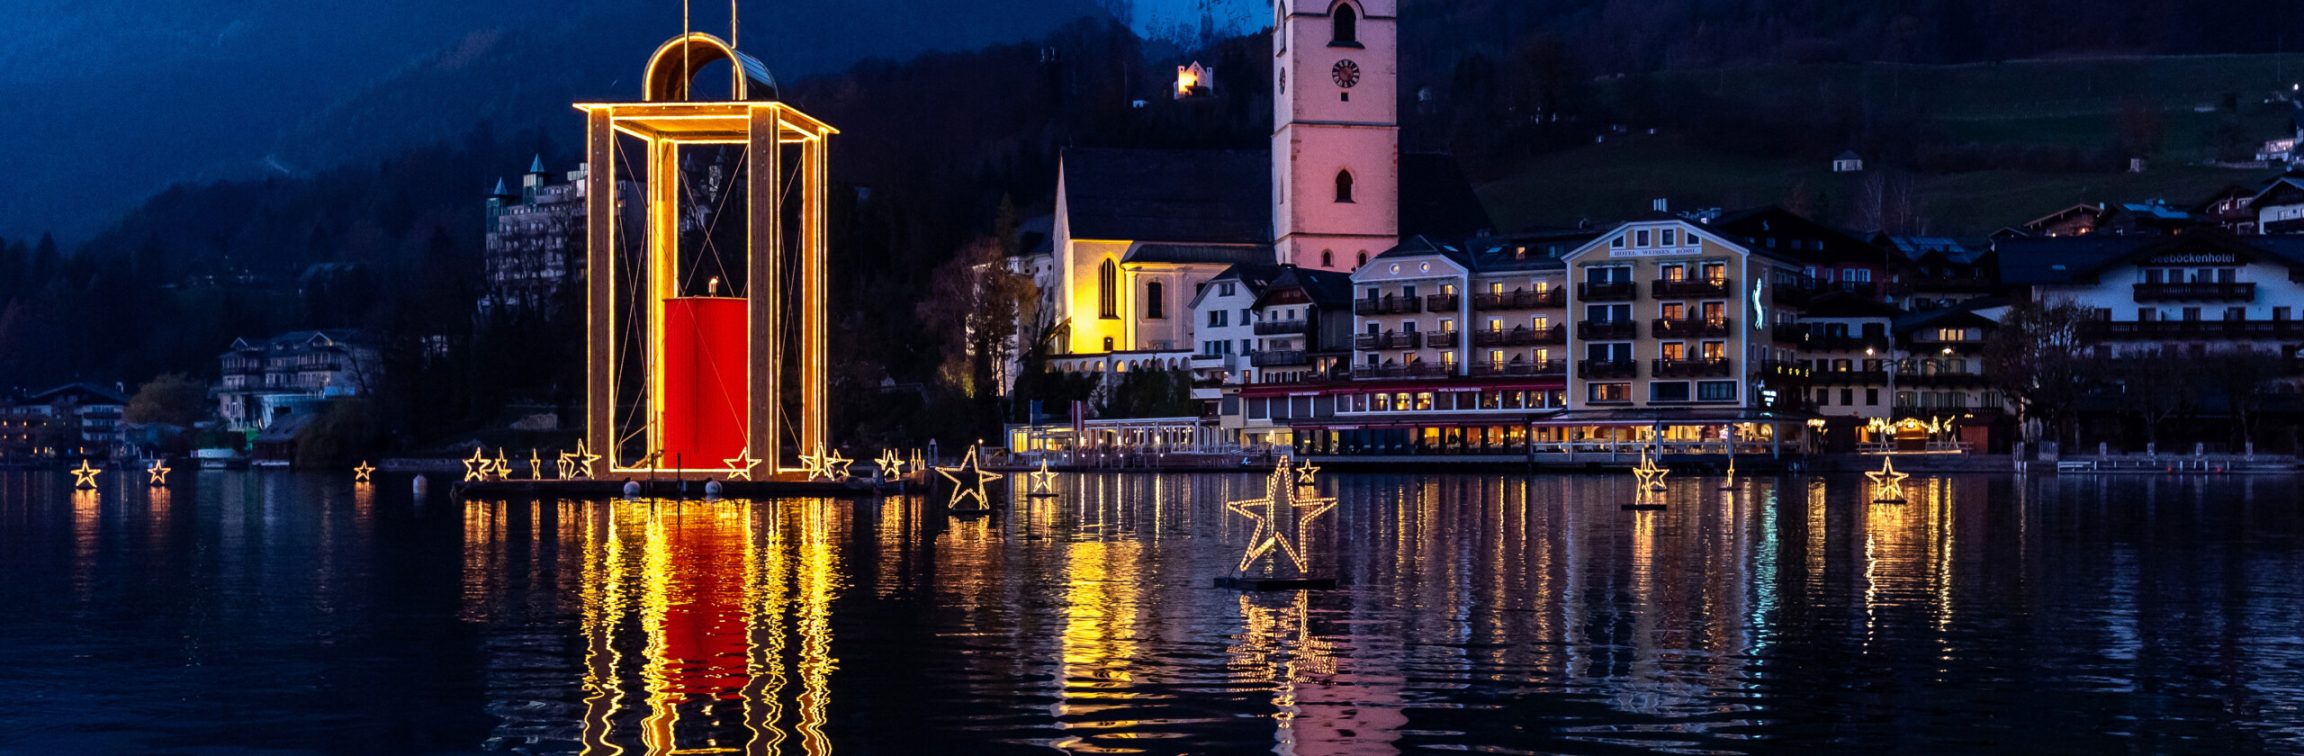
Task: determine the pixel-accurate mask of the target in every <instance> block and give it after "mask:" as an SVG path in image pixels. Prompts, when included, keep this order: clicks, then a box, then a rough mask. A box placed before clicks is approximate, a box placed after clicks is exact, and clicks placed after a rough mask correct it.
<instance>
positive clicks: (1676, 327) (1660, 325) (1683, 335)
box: [1652, 318, 1734, 339]
mask: <svg viewBox="0 0 2304 756" xmlns="http://www.w3.org/2000/svg"><path fill="white" fill-rule="evenodd" d="M1732 325H1734V324H1733V323H1731V322H1730V321H1729V319H1727V318H1686V319H1683V320H1671V319H1661V320H1657V321H1656V325H1655V326H1654V327H1653V328H1652V330H1653V331H1654V332H1655V334H1656V338H1659V339H1687V338H1696V337H1700V336H1727V335H1728V333H1729V331H1730V328H1729V327H1730V326H1732Z"/></svg>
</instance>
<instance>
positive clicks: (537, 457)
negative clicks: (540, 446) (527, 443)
mask: <svg viewBox="0 0 2304 756" xmlns="http://www.w3.org/2000/svg"><path fill="white" fill-rule="evenodd" d="M528 479H529V480H543V479H544V455H543V454H541V453H538V452H537V451H536V449H535V447H529V449H528Z"/></svg>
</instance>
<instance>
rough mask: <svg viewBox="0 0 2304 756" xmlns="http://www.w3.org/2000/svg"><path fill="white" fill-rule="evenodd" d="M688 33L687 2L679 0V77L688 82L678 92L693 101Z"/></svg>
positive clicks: (692, 64) (693, 80)
mask: <svg viewBox="0 0 2304 756" xmlns="http://www.w3.org/2000/svg"><path fill="white" fill-rule="evenodd" d="M689 33H690V32H689V30H688V0H680V76H681V77H682V79H681V80H682V81H685V82H688V84H687V86H684V87H681V88H680V91H681V92H683V93H686V95H687V96H686V97H683V98H682V99H686V100H694V99H696V93H695V91H693V90H695V88H696V64H694V63H691V62H689V60H688V34H689Z"/></svg>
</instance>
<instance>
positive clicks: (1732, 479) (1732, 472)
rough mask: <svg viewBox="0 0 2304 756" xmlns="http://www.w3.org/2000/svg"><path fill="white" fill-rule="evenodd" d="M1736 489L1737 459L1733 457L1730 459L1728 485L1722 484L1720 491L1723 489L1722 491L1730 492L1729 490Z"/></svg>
mask: <svg viewBox="0 0 2304 756" xmlns="http://www.w3.org/2000/svg"><path fill="white" fill-rule="evenodd" d="M1735 487H1736V458H1735V457H1733V456H1731V457H1729V458H1728V481H1727V482H1726V483H1722V484H1720V489H1721V490H1723V491H1725V490H1728V489H1731V488H1735Z"/></svg>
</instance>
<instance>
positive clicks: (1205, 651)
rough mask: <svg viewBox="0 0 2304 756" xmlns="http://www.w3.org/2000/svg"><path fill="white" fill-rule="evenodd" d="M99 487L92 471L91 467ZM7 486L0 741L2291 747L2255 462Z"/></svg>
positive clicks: (200, 480)
mask: <svg viewBox="0 0 2304 756" xmlns="http://www.w3.org/2000/svg"><path fill="white" fill-rule="evenodd" d="M106 477H108V478H115V477H120V476H114V475H107V476H106ZM178 477H179V478H180V479H181V483H180V485H179V486H178V487H177V488H175V489H173V490H170V491H163V492H153V491H147V490H145V489H144V488H142V487H141V486H137V485H128V484H127V483H132V482H133V481H126V482H124V481H118V480H112V481H107V483H106V486H105V488H104V489H103V491H102V492H101V493H94V494H90V493H79V494H75V493H71V492H69V491H68V490H67V486H68V484H69V479H68V478H67V477H65V476H61V475H52V474H46V473H38V474H27V473H14V474H7V475H0V752H5V753H58V752H70V753H87V752H99V753H102V752H119V753H239V752H250V751H263V752H273V753H280V752H307V751H329V752H374V753H409V752H442V751H445V752H515V753H558V752H575V751H590V752H594V753H619V752H622V753H643V752H650V751H673V750H681V751H688V752H714V751H719V750H727V751H752V752H791V753H821V752H825V751H842V752H859V753H899V754H911V753H941V752H968V753H981V752H1009V751H1019V752H1029V751H1046V750H1048V749H1062V750H1070V751H1078V752H1151V753H1182V752H1191V753H1210V752H1267V751H1277V752H1281V753H1305V754H1318V753H1383V752H1390V751H1394V750H1449V751H1476V752H1490V753H1513V752H1617V751H1628V750H1635V749H1670V750H1677V751H1686V752H1746V751H1786V750H1795V749H1797V750H1803V751H1870V750H1895V751H1905V752H1924V753H1946V752H1972V751H1978V750H2002V749H2004V750H2025V751H2035V752H2081V753H2103V752H2114V751H2120V752H2128V751H2201V752H2218V753H2229V752H2240V751H2283V752H2297V751H2304V638H2300V637H2299V636H2300V634H2304V511H2300V508H2299V499H2298V496H2297V491H2296V487H2297V483H2298V480H2297V479H2293V478H2285V477H2215V478H2208V477H2201V478H2163V477H2104V478H2063V479H2057V478H2053V477H2045V478H2034V479H2019V478H2014V477H2008V476H1963V477H1930V476H1914V477H1913V479H1912V481H1911V491H1912V496H1911V497H1910V501H1909V502H1908V503H1906V504H1902V505H1875V504H1871V503H1869V501H1868V499H1869V497H1868V495H1867V493H1868V492H1867V491H1866V490H1865V486H1864V481H1863V480H1862V479H1861V478H1853V477H1849V478H1841V477H1832V478H1821V479H1814V478H1781V479H1779V478H1747V479H1743V480H1740V481H1739V482H1738V486H1737V488H1736V489H1734V490H1732V491H1722V490H1718V489H1719V481H1718V479H1712V480H1700V479H1683V478H1680V477H1679V476H1675V477H1674V478H1673V479H1672V480H1671V482H1670V485H1671V489H1670V491H1669V493H1668V497H1669V501H1670V503H1671V507H1670V509H1668V510H1666V511H1663V512H1653V513H1633V512H1626V511H1622V509H1621V508H1620V504H1622V503H1623V502H1624V501H1625V500H1626V499H1627V498H1629V496H1630V485H1629V483H1628V482H1626V481H1625V480H1622V479H1618V478H1614V477H1609V478H1602V477H1585V476H1543V477H1536V478H1527V477H1520V476H1495V475H1453V474H1451V475H1434V476H1407V475H1342V474H1333V473H1331V474H1330V475H1328V476H1326V477H1324V479H1323V481H1322V484H1321V485H1322V488H1323V489H1324V492H1325V493H1328V494H1330V495H1334V496H1336V497H1337V498H1338V499H1339V506H1338V507H1337V509H1336V510H1335V511H1334V512H1332V513H1330V514H1328V515H1327V516H1325V517H1322V518H1320V519H1318V520H1315V521H1314V523H1313V524H1312V526H1311V527H1310V528H1309V532H1310V539H1309V541H1310V542H1309V544H1308V548H1307V550H1306V551H1307V554H1308V555H1309V558H1310V559H1311V560H1312V561H1313V563H1314V565H1315V567H1316V569H1321V570H1326V571H1328V572H1330V573H1331V574H1333V575H1335V576H1336V577H1338V578H1339V579H1340V580H1341V581H1342V583H1343V585H1342V586H1341V587H1340V588H1338V589H1336V590H1330V591H1313V592H1282V593H1272V594H1241V593H1236V592H1232V591H1228V590H1219V589H1214V588H1211V587H1209V585H1210V580H1211V579H1212V578H1214V577H1217V576H1221V575H1225V574H1228V571H1229V570H1230V569H1231V568H1232V567H1233V564H1234V563H1235V562H1236V561H1237V560H1238V559H1239V555H1240V553H1241V551H1242V549H1243V547H1244V546H1245V545H1246V544H1247V542H1248V540H1249V537H1250V535H1251V532H1250V528H1249V527H1248V523H1247V522H1246V521H1245V520H1244V519H1243V518H1241V517H1240V516H1238V515H1235V514H1231V513H1228V512H1227V511H1226V509H1225V507H1224V502H1225V501H1227V500H1230V499H1239V498H1248V497H1251V496H1254V495H1257V494H1260V493H1261V492H1262V488H1263V479H1262V478H1261V477H1260V476H1255V475H1169V476H1145V475H1134V476H1118V475H1095V476H1067V477H1065V478H1064V479H1063V480H1062V481H1061V483H1060V485H1059V489H1060V491H1061V495H1060V496H1058V497H1055V498H1043V499H1028V498H1010V497H1008V496H996V497H995V498H1000V499H1007V501H1008V506H1009V507H1010V510H1009V512H1008V513H1007V514H1006V515H1005V516H1002V517H1000V518H997V519H990V520H975V521H956V520H952V519H949V518H947V517H946V516H945V515H944V514H943V512H942V507H941V504H942V502H941V501H940V500H938V501H922V500H920V499H905V498H891V499H885V500H879V501H864V502H844V501H827V500H782V501H765V502H741V503H710V504H707V503H698V502H690V503H658V504H655V505H649V504H632V503H605V502H580V501H546V502H537V501H532V500H518V501H493V502H479V503H471V504H459V503H456V502H453V501H449V500H448V499H447V498H446V497H444V496H441V495H440V494H439V493H438V492H435V493H434V495H432V496H431V497H430V498H429V499H428V500H422V501H418V500H413V499H412V497H411V496H410V494H409V493H407V489H408V486H407V485H406V480H405V479H404V478H400V477H389V478H386V479H384V481H383V482H382V484H381V485H379V486H378V487H377V488H375V489H373V490H369V489H360V490H355V489H354V487H353V486H352V485H351V484H350V483H349V482H348V480H347V478H348V477H349V476H317V475H290V474H251V473H203V474H199V475H185V474H182V473H179V476H178Z"/></svg>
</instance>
